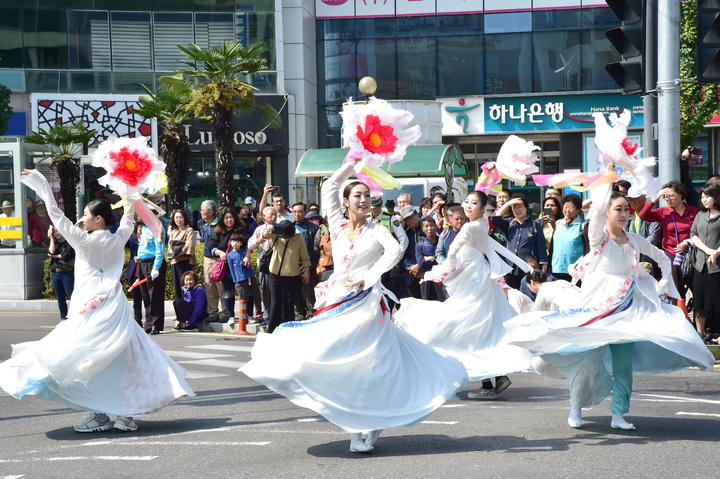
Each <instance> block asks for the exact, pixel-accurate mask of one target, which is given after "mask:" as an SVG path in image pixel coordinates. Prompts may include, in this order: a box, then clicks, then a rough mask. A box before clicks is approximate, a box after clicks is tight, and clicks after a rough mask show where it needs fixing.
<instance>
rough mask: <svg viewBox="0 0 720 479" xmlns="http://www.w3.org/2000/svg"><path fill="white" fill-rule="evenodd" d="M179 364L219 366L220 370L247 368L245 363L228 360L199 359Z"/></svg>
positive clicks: (179, 362)
mask: <svg viewBox="0 0 720 479" xmlns="http://www.w3.org/2000/svg"><path fill="white" fill-rule="evenodd" d="M178 364H199V365H202V366H217V367H220V368H234V369H240V368H241V367H243V366H245V363H244V362H242V361H229V360H227V359H199V360H192V361H190V360H188V361H178Z"/></svg>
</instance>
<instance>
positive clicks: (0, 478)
mask: <svg viewBox="0 0 720 479" xmlns="http://www.w3.org/2000/svg"><path fill="white" fill-rule="evenodd" d="M20 477H25V474H20V475H19V476H2V477H0V479H18V478H20Z"/></svg>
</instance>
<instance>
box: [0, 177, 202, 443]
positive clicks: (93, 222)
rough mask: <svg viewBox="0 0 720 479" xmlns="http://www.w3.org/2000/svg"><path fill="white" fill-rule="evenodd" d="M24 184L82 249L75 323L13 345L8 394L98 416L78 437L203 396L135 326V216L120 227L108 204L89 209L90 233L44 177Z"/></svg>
mask: <svg viewBox="0 0 720 479" xmlns="http://www.w3.org/2000/svg"><path fill="white" fill-rule="evenodd" d="M23 175H24V176H23V177H22V179H21V181H22V182H23V183H25V184H26V185H27V186H29V187H30V188H32V189H34V190H35V191H36V192H37V194H38V195H39V196H40V197H41V198H42V199H43V200H45V204H46V205H47V209H48V214H49V215H50V218H51V219H52V222H53V224H54V225H55V227H56V228H57V230H58V231H60V233H61V234H62V235H63V236H64V237H65V239H66V241H67V242H68V243H70V245H71V246H72V247H73V248H74V249H75V253H76V256H75V291H74V293H73V298H72V302H71V305H70V310H69V312H68V316H67V321H63V322H61V323H60V324H58V325H57V327H56V328H55V329H54V330H53V331H52V332H51V333H50V334H48V335H47V336H45V337H44V338H42V339H41V340H39V341H32V342H27V343H22V344H16V345H13V352H12V357H11V358H10V359H8V360H7V361H5V362H4V363H2V364H0V387H2V388H3V389H4V390H5V391H6V392H7V393H8V394H11V395H12V396H14V397H16V398H18V399H20V398H22V397H23V396H25V395H36V394H39V395H42V396H43V397H45V398H46V399H50V400H52V401H55V402H58V403H60V404H63V405H65V406H68V407H71V408H74V409H79V410H83V411H91V412H92V413H91V414H90V416H89V417H88V418H87V419H86V420H85V421H84V422H83V423H81V424H78V425H76V426H74V429H75V430H76V431H78V432H97V431H106V430H108V429H111V428H112V427H113V424H112V422H111V421H110V419H109V418H108V417H107V415H106V413H111V414H116V415H118V418H117V421H116V422H115V424H114V427H115V428H116V429H119V430H121V431H134V430H136V429H137V424H136V423H135V421H134V420H133V419H132V416H138V415H143V414H151V413H154V412H156V411H158V410H159V409H161V408H163V407H165V406H167V405H168V404H170V403H172V402H173V401H175V400H176V399H178V398H180V397H183V396H194V395H195V393H193V391H192V390H191V389H190V386H188V384H187V383H186V382H185V370H184V369H182V368H181V367H180V366H178V365H177V364H175V362H173V361H172V360H171V359H170V358H169V357H168V356H167V355H166V354H165V353H164V352H163V350H162V349H160V347H159V346H158V345H157V344H156V343H155V342H154V341H152V340H151V339H150V338H149V337H148V336H147V334H145V332H144V331H143V330H142V328H140V327H139V326H138V324H137V322H135V319H133V312H132V309H131V308H130V304H129V303H128V300H127V298H126V297H125V294H124V293H123V290H122V286H121V284H120V276H121V275H122V268H123V263H124V260H125V243H126V242H127V240H128V238H129V237H130V234H131V233H132V230H133V217H134V215H135V208H134V206H133V204H132V203H130V204H129V205H127V206H126V208H125V214H124V215H123V218H122V220H121V223H120V227H119V228H118V230H117V232H116V233H115V234H112V233H110V231H109V229H108V226H110V225H112V224H114V223H115V222H117V219H116V218H115V217H114V216H113V215H112V210H111V208H110V204H109V203H108V202H107V201H106V200H95V201H92V202H91V203H90V204H88V206H87V207H86V208H85V212H84V216H83V218H82V221H83V223H84V228H85V229H81V228H79V227H77V226H75V225H73V224H72V223H71V222H70V220H68V219H67V218H66V217H65V215H64V214H63V212H62V210H60V208H58V206H57V204H56V203H55V198H54V197H53V194H52V191H51V190H50V185H49V184H48V182H47V180H46V179H45V177H44V176H43V175H42V174H40V173H39V172H38V171H37V170H25V171H23Z"/></svg>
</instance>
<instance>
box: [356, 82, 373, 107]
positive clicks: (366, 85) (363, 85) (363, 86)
mask: <svg viewBox="0 0 720 479" xmlns="http://www.w3.org/2000/svg"><path fill="white" fill-rule="evenodd" d="M358 88H359V89H360V93H362V94H363V96H364V97H365V103H367V102H368V101H370V97H371V96H373V94H374V93H375V91H376V90H377V82H376V81H375V79H374V78H373V77H363V78H361V79H360V81H359V82H358Z"/></svg>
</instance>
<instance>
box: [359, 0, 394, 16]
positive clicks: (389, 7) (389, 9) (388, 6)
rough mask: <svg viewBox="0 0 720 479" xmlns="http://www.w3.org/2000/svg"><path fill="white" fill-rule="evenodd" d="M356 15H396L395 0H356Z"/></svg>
mask: <svg viewBox="0 0 720 479" xmlns="http://www.w3.org/2000/svg"><path fill="white" fill-rule="evenodd" d="M355 16H357V17H358V18H360V17H394V16H395V0H355Z"/></svg>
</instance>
